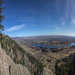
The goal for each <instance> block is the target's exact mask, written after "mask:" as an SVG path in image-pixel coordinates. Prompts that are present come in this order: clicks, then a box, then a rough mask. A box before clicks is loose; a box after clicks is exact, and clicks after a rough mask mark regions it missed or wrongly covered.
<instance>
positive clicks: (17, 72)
mask: <svg viewBox="0 0 75 75" xmlns="http://www.w3.org/2000/svg"><path fill="white" fill-rule="evenodd" d="M0 43H1V47H0V51H1V57H0V58H1V59H0V60H2V61H1V64H2V65H1V68H0V69H1V73H3V74H0V75H42V73H43V65H42V63H41V62H39V61H38V60H37V59H35V57H33V55H31V54H30V53H28V52H26V50H24V49H22V48H21V47H20V46H19V45H18V44H17V43H16V42H15V41H14V40H12V39H11V38H9V37H8V36H5V35H2V36H1V37H0ZM3 66H4V67H3Z"/></svg>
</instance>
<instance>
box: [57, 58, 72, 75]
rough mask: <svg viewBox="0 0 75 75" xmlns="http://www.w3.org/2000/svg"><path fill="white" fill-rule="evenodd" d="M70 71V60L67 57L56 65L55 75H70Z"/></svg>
mask: <svg viewBox="0 0 75 75" xmlns="http://www.w3.org/2000/svg"><path fill="white" fill-rule="evenodd" d="M71 71H72V58H71V57H67V58H64V59H62V60H61V61H57V63H56V75H70V73H71Z"/></svg>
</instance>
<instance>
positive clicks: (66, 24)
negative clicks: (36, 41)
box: [3, 0, 75, 37]
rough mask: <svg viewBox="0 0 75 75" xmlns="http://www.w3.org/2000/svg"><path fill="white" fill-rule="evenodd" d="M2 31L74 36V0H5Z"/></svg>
mask: <svg viewBox="0 0 75 75" xmlns="http://www.w3.org/2000/svg"><path fill="white" fill-rule="evenodd" d="M5 6H6V9H5V10H4V11H3V12H4V15H5V16H6V18H5V20H4V21H3V24H4V26H5V31H4V33H5V34H7V35H9V36H12V37H15V36H36V35H70V36H75V14H74V13H75V0H5Z"/></svg>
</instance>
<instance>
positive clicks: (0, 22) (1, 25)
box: [0, 0, 4, 33]
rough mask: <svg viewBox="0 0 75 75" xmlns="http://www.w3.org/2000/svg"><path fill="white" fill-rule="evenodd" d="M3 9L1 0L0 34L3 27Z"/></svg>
mask: <svg viewBox="0 0 75 75" xmlns="http://www.w3.org/2000/svg"><path fill="white" fill-rule="evenodd" d="M3 8H4V7H3V0H0V33H1V32H2V31H4V25H3V24H2V21H3V19H4V16H3V15H2V11H3Z"/></svg>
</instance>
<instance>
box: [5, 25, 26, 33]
mask: <svg viewBox="0 0 75 75" xmlns="http://www.w3.org/2000/svg"><path fill="white" fill-rule="evenodd" d="M24 26H25V25H24V24H21V25H15V26H13V27H10V28H9V29H7V30H6V31H7V32H11V31H16V30H20V29H22V28H23V27H24Z"/></svg>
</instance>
